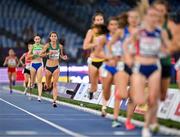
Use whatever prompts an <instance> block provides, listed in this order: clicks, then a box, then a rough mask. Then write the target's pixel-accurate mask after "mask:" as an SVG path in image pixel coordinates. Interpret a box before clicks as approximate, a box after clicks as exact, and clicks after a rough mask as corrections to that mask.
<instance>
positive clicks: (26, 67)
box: [19, 43, 32, 95]
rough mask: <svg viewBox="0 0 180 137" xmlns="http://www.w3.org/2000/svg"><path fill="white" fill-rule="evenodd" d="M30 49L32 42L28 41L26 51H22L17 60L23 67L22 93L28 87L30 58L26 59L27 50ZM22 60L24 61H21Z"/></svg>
mask: <svg viewBox="0 0 180 137" xmlns="http://www.w3.org/2000/svg"><path fill="white" fill-rule="evenodd" d="M31 50H32V44H30V43H28V51H27V52H26V53H24V54H23V55H22V56H21V57H20V59H19V62H20V64H22V66H23V67H24V70H23V74H24V86H25V89H24V94H25V95H26V93H27V90H28V88H30V68H31V60H32V59H28V52H29V51H31ZM23 60H24V63H23Z"/></svg>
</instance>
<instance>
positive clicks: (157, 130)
mask: <svg viewBox="0 0 180 137" xmlns="http://www.w3.org/2000/svg"><path fill="white" fill-rule="evenodd" d="M150 130H151V131H152V132H153V133H154V134H157V133H158V132H159V124H158V123H154V124H152V125H151V126H150Z"/></svg>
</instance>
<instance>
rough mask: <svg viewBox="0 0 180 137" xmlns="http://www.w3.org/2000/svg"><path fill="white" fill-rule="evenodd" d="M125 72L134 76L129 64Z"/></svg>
mask: <svg viewBox="0 0 180 137" xmlns="http://www.w3.org/2000/svg"><path fill="white" fill-rule="evenodd" d="M124 71H125V72H126V73H127V74H128V75H129V76H131V75H132V68H130V67H129V66H128V65H127V64H124Z"/></svg>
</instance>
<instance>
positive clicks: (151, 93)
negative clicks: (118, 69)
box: [124, 7, 170, 137]
mask: <svg viewBox="0 0 180 137" xmlns="http://www.w3.org/2000/svg"><path fill="white" fill-rule="evenodd" d="M157 19H158V12H157V10H156V9H155V8H154V7H150V8H148V9H147V12H146V13H145V17H144V22H143V26H142V27H141V28H140V29H139V30H138V31H137V33H135V34H134V35H133V36H132V37H130V38H129V39H128V40H126V41H125V43H124V46H125V47H126V46H127V45H129V44H134V45H135V46H136V52H137V53H136V55H135V58H134V66H133V75H132V89H133V90H132V91H133V92H132V99H133V101H134V102H135V104H144V103H145V102H147V103H148V110H147V112H146V113H145V124H144V128H143V130H142V137H151V133H150V130H149V126H150V124H151V120H152V118H153V115H154V111H156V108H157V105H158V97H159V89H160V79H161V65H160V62H159V57H158V55H159V53H160V51H161V50H163V51H164V50H165V49H164V48H163V46H162V45H169V44H170V43H169V41H168V38H167V33H166V32H164V31H162V30H161V29H159V28H158V27H157V25H156V22H157ZM146 82H147V83H148V95H147V97H146V95H145V93H144V90H145V87H146Z"/></svg>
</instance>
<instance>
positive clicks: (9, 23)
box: [0, 0, 180, 83]
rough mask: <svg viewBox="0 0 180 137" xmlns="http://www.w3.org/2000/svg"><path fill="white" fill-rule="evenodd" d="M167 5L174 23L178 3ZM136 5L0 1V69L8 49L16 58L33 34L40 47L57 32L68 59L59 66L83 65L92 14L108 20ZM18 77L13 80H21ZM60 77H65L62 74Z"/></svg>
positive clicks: (132, 0) (122, 0)
mask: <svg viewBox="0 0 180 137" xmlns="http://www.w3.org/2000/svg"><path fill="white" fill-rule="evenodd" d="M152 1H153V0H150V2H152ZM168 2H169V3H170V4H169V10H170V13H169V17H170V18H171V19H173V20H174V21H176V22H178V21H179V20H180V17H179V14H178V13H180V1H178V0H173V1H170V0H168ZM136 3H137V1H136V0H43V1H41V0H0V17H1V18H0V67H2V64H3V61H4V59H5V56H6V55H7V53H8V50H9V48H13V49H14V50H15V52H16V55H17V56H18V57H20V56H21V55H22V54H23V53H24V52H25V51H26V50H27V41H29V40H30V39H32V37H33V36H34V34H39V35H40V36H41V37H42V43H45V42H46V41H47V39H48V34H49V33H50V32H51V31H56V32H58V34H59V39H60V42H61V43H62V44H63V45H64V47H65V52H66V53H67V55H68V56H69V61H68V62H62V65H64V66H67V65H70V66H72V65H73V66H82V65H86V59H87V54H86V53H87V52H86V51H83V50H82V43H83V38H84V36H85V33H86V31H87V29H88V28H89V27H90V25H91V17H92V16H93V14H94V13H95V12H96V11H102V12H103V13H104V14H105V17H106V19H108V17H109V16H115V15H118V14H120V13H122V12H124V11H127V10H128V9H130V8H132V7H134V6H135V5H136ZM67 63H68V64H67ZM173 64H174V58H172V66H173ZM81 69H82V68H81ZM66 70H67V69H66ZM20 71H21V70H20ZM1 72H3V71H1ZM86 72H87V68H85V70H84V69H83V70H82V71H79V72H77V73H76V74H74V72H73V73H70V75H73V76H74V75H76V76H77V75H78V74H79V75H81V76H80V77H82V76H84V75H85V74H87V73H86ZM1 74H4V73H1ZM19 75H20V73H19ZM19 75H18V77H17V78H19V79H21V77H22V76H19ZM62 75H63V76H67V75H69V74H67V73H66V71H64V74H63V73H62ZM2 76H3V75H2ZM175 82H176V72H175V70H174V69H173V67H172V83H175Z"/></svg>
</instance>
